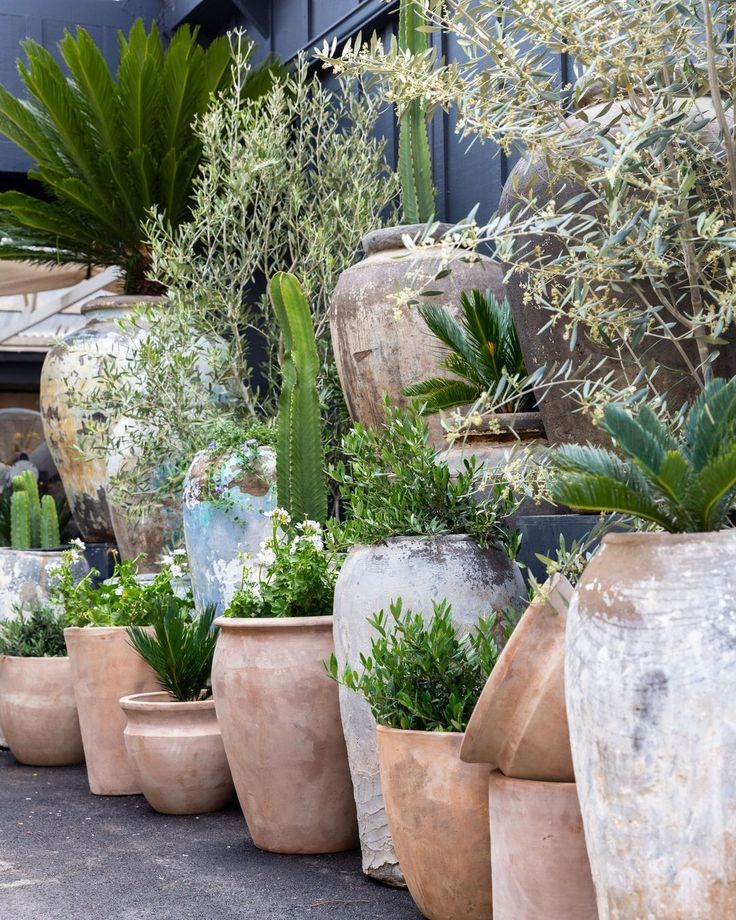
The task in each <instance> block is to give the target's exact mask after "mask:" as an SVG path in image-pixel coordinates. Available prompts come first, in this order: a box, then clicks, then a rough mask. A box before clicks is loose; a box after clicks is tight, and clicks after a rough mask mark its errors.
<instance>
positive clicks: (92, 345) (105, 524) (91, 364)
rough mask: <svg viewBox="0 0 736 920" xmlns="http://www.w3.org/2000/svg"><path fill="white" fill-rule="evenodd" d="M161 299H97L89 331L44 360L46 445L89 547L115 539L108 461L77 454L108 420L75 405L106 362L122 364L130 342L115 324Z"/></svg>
mask: <svg viewBox="0 0 736 920" xmlns="http://www.w3.org/2000/svg"><path fill="white" fill-rule="evenodd" d="M159 301H160V298H158V297H123V296H115V297H98V298H97V299H96V300H92V301H89V302H88V303H86V304H85V305H84V306H83V307H82V313H83V314H84V316H85V318H86V323H85V325H84V326H83V327H82V328H81V329H78V330H76V331H75V332H72V333H70V334H69V335H68V336H66V337H65V338H64V339H62V340H61V341H60V342H59V343H57V344H56V345H55V346H54V347H53V348H52V349H51V350H50V351H49V352H48V354H47V355H46V359H45V361H44V363H43V369H42V371H41V389H40V401H41V415H42V416H43V427H44V433H45V435H46V443H47V445H48V447H49V450H50V451H51V455H52V457H53V458H54V462H55V463H56V467H57V469H58V471H59V475H60V476H61V481H62V482H63V484H64V491H65V492H66V497H67V500H68V502H69V508H70V509H71V512H72V515H73V516H74V520H75V521H76V523H77V526H78V527H79V530H80V531H81V534H82V538H83V539H84V540H85V541H87V542H91V543H94V542H98V543H99V542H108V541H112V540H114V539H115V535H114V532H113V528H112V521H111V520H110V511H109V508H108V506H107V499H106V492H105V489H106V475H107V474H106V470H105V459H104V457H99V458H97V459H92V458H89V457H86V456H84V455H83V454H82V453H81V452H80V451H79V450H78V444H79V441H80V438H81V436H82V435H83V433H84V432H85V431H87V430H89V426H90V425H91V424H92V423H95V424H97V423H99V422H100V421H101V420H104V416H103V414H102V407H100V409H99V410H95V411H90V410H87V409H82V408H80V407H79V406H78V405H75V404H74V403H73V398H74V396H75V395H82V396H86V395H87V394H89V393H90V392H91V391H92V390H93V389H94V388H95V387H96V386H97V377H98V376H99V375H100V373H101V371H102V369H103V363H104V361H105V360H106V359H108V360H109V359H111V358H114V359H115V360H116V361H120V362H124V361H125V359H126V356H127V355H128V354H129V352H130V348H131V345H132V342H133V339H132V336H131V335H130V334H129V333H128V332H127V331H125V330H123V329H121V328H120V326H119V325H118V324H117V322H116V321H117V320H119V319H122V318H124V317H126V316H128V315H129V314H130V311H131V309H132V308H133V306H135V305H136V304H139V303H158V302H159Z"/></svg>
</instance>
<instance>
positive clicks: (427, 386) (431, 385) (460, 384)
mask: <svg viewBox="0 0 736 920" xmlns="http://www.w3.org/2000/svg"><path fill="white" fill-rule="evenodd" d="M404 395H405V396H410V397H412V398H416V399H419V400H420V402H422V403H424V404H425V408H424V414H425V415H433V414H434V413H436V412H440V411H441V410H444V409H454V408H455V407H456V406H466V405H469V404H471V403H474V402H475V401H476V400H477V399H478V398H479V397H480V395H481V389H480V388H479V387H477V386H473V384H471V383H465V382H464V381H463V380H451V379H450V378H448V377H432V378H431V379H429V380H424V381H422V382H421V383H414V384H412V385H411V386H408V387H406V389H405V390H404Z"/></svg>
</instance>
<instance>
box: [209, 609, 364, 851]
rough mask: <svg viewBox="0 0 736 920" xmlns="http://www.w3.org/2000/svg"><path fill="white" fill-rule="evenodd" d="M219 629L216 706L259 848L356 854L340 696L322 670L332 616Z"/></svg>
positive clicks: (240, 622) (237, 623) (227, 623)
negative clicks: (353, 852) (344, 851)
mask: <svg viewBox="0 0 736 920" xmlns="http://www.w3.org/2000/svg"><path fill="white" fill-rule="evenodd" d="M215 625H216V626H219V627H220V634H219V637H218V640H217V647H216V649H215V658H214V663H213V666H212V688H213V692H214V698H215V707H216V709H217V718H218V721H219V723H220V728H221V730H222V739H223V742H224V744H225V751H226V752H227V758H228V762H229V764H230V768H231V770H232V775H233V780H234V782H235V789H236V792H237V794H238V799H239V801H240V805H241V808H242V809H243V813H244V815H245V819H246V821H247V822H248V829H249V830H250V833H251V837H252V838H253V842H254V843H255V845H256V846H257V847H259V848H260V849H262V850H269V851H271V852H275V853H333V852H339V851H341V850H349V849H352V848H353V847H355V846H357V843H358V836H357V825H356V818H355V803H354V801H353V789H352V784H351V782H350V771H349V769H348V761H347V753H346V750H345V740H344V738H343V734H342V726H341V724H340V712H339V705H338V688H337V684H336V683H335V682H334V681H332V680H331V679H330V678H329V677H328V676H327V673H326V671H325V668H324V664H323V662H325V661H326V660H328V659H329V657H330V655H331V653H332V650H333V640H332V617H329V616H325V617H293V618H269V619H235V618H229V617H220V618H219V619H218V620H216V621H215Z"/></svg>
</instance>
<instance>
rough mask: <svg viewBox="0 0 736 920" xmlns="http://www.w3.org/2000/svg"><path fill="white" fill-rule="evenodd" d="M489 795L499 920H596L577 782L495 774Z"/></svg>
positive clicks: (640, 919) (636, 918) (634, 918)
mask: <svg viewBox="0 0 736 920" xmlns="http://www.w3.org/2000/svg"><path fill="white" fill-rule="evenodd" d="M489 795H490V814H491V871H492V874H493V918H494V920H597V917H598V911H597V910H596V905H595V889H594V887H593V880H592V878H591V875H590V864H589V862H588V854H587V852H586V850H585V836H584V835H583V822H582V819H581V817H580V805H579V803H578V797H577V793H576V791H575V783H541V782H535V781H533V780H523V779H510V778H508V777H505V776H501V774H500V773H492V774H491V782H490V793H489ZM645 916H651V917H654V916H655V915H654V914H652V915H645V914H637V913H631V914H627V920H644V917H645ZM656 917H657V918H661V920H665V918H666V920H669V915H668V914H665V913H662V914H656ZM622 920H623V918H622Z"/></svg>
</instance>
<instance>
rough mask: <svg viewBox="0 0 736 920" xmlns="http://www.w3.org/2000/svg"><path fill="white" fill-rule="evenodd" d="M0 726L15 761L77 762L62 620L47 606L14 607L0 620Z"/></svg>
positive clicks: (78, 740) (79, 746)
mask: <svg viewBox="0 0 736 920" xmlns="http://www.w3.org/2000/svg"><path fill="white" fill-rule="evenodd" d="M0 725H2V727H3V732H4V733H5V738H6V740H7V744H8V747H9V748H10V751H11V753H12V755H13V757H15V759H16V760H17V761H18V762H19V763H23V764H28V765H29V766H34V767H64V766H68V765H69V764H77V763H82V761H83V760H84V751H83V749H82V736H81V735H80V733H79V719H78V718H77V706H76V703H75V701H74V687H73V684H72V673H71V667H70V664H69V659H68V658H67V657H66V646H65V644H64V621H63V619H62V618H61V617H59V615H58V614H57V613H56V612H55V611H54V610H53V609H52V608H51V607H49V606H47V605H44V604H39V603H36V604H33V605H31V606H29V607H17V608H16V609H15V611H14V616H13V617H12V618H11V619H7V620H0Z"/></svg>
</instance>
